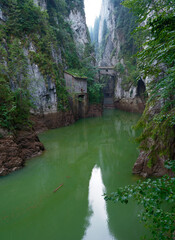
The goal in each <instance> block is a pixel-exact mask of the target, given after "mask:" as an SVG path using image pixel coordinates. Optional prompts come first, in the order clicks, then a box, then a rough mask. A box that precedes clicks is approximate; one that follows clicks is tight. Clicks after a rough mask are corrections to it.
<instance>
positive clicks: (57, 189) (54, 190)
mask: <svg viewBox="0 0 175 240" xmlns="http://www.w3.org/2000/svg"><path fill="white" fill-rule="evenodd" d="M62 186H63V184H61V185H60V186H59V187H57V188H56V189H55V190H54V191H53V192H56V191H57V190H58V189H59V188H61V187H62Z"/></svg>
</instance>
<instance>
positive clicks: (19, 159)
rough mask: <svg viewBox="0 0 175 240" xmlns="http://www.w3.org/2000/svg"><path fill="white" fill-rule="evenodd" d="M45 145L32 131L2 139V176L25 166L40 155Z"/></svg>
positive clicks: (0, 171) (0, 154)
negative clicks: (32, 158) (28, 160)
mask: <svg viewBox="0 0 175 240" xmlns="http://www.w3.org/2000/svg"><path fill="white" fill-rule="evenodd" d="M43 151H44V146H43V144H42V143H41V142H40V141H39V138H38V136H37V135H36V133H35V132H34V131H32V130H31V129H30V130H29V129H28V130H25V131H19V132H17V133H16V134H15V135H14V134H13V135H6V136H4V137H3V138H0V176H5V175H7V174H9V173H11V172H14V171H16V170H18V169H20V168H22V167H23V166H24V165H25V160H26V159H29V158H31V157H34V156H38V155H40V154H41V153H42V152H43Z"/></svg>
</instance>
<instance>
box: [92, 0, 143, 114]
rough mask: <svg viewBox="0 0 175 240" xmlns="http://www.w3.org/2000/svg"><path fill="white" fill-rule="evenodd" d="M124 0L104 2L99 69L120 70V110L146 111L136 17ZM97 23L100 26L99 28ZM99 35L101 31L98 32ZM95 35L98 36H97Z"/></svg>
mask: <svg viewBox="0 0 175 240" xmlns="http://www.w3.org/2000/svg"><path fill="white" fill-rule="evenodd" d="M121 2H122V1H120V0H103V2H102V8H101V14H100V19H99V20H97V22H98V21H99V27H98V39H97V38H96V41H97V40H98V54H97V59H98V62H99V66H113V67H114V69H115V70H116V77H115V87H114V96H113V97H114V102H115V106H116V107H117V108H121V109H124V110H128V111H135V112H143V110H144V104H145V100H144V98H145V97H144V93H145V90H146V88H145V83H144V81H143V80H142V79H139V78H138V77H139V73H138V70H137V64H136V58H135V57H134V54H135V53H136V51H137V47H136V45H135V44H134V40H133V37H132V35H131V32H132V31H133V30H134V28H135V26H136V23H135V20H136V18H135V17H134V16H133V15H132V14H131V13H129V10H128V9H127V8H125V7H123V6H122V5H121V4H120V3H121ZM97 22H96V25H97ZM94 31H95V32H96V31H97V29H94ZM94 35H95V33H94Z"/></svg>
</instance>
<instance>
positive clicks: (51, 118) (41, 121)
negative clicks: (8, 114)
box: [31, 111, 75, 133]
mask: <svg viewBox="0 0 175 240" xmlns="http://www.w3.org/2000/svg"><path fill="white" fill-rule="evenodd" d="M31 121H32V122H33V123H34V125H33V128H34V130H35V131H36V132H37V133H40V132H43V131H45V130H48V129H54V128H59V127H66V126H69V125H70V124H73V123H74V122H75V119H74V115H73V113H72V111H66V112H57V113H49V114H43V115H32V116H31Z"/></svg>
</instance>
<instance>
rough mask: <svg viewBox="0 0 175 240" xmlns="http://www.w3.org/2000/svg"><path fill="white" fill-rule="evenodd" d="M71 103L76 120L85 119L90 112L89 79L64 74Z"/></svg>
mask: <svg viewBox="0 0 175 240" xmlns="http://www.w3.org/2000/svg"><path fill="white" fill-rule="evenodd" d="M64 78H65V81H66V88H67V91H68V92H69V93H70V97H69V101H70V106H71V108H72V111H73V114H74V116H75V118H76V119H79V118H85V117H86V115H87V112H88V105H89V104H88V94H87V78H85V77H76V76H74V75H72V74H70V73H68V72H65V73H64Z"/></svg>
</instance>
